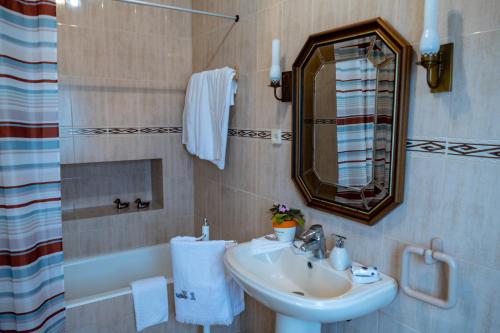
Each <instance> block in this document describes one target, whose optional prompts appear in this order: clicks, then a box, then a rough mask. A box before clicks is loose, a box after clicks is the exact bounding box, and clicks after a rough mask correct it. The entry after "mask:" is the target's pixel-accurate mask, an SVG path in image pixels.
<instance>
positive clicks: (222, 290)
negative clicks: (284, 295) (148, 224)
mask: <svg viewBox="0 0 500 333" xmlns="http://www.w3.org/2000/svg"><path fill="white" fill-rule="evenodd" d="M226 244H227V242H226V241H196V240H195V238H194V237H175V238H173V239H172V240H171V241H170V246H171V253H172V267H173V277H174V291H175V317H176V320H177V321H178V322H181V323H188V324H195V325H230V324H231V323H232V321H233V317H234V316H235V315H238V314H239V313H241V312H242V311H243V310H244V308H245V304H244V301H243V290H242V289H241V288H240V287H239V286H238V285H237V284H236V283H235V282H234V281H233V280H232V278H231V276H230V275H229V274H226V271H225V268H224V262H223V257H224V252H225V250H226Z"/></svg>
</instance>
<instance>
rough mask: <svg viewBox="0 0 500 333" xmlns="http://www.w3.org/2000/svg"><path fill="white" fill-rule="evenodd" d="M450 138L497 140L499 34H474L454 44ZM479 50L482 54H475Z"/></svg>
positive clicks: (498, 32) (499, 99)
mask: <svg viewBox="0 0 500 333" xmlns="http://www.w3.org/2000/svg"><path fill="white" fill-rule="evenodd" d="M455 48H456V51H455V57H456V62H455V68H454V70H455V79H454V87H453V92H452V104H451V115H450V119H449V120H450V122H449V131H448V134H449V136H450V137H461V138H472V139H491V140H497V139H498V138H499V135H498V133H500V115H499V113H498V112H495V111H494V110H496V109H497V108H498V105H499V104H500V97H499V94H498V78H499V77H500V68H499V66H497V65H496V61H497V60H498V58H499V56H500V31H494V32H488V33H481V34H473V35H470V36H466V37H464V38H463V41H460V40H459V41H457V43H456V44H455ZM478 50H481V52H478Z"/></svg>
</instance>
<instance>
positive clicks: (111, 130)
mask: <svg viewBox="0 0 500 333" xmlns="http://www.w3.org/2000/svg"><path fill="white" fill-rule="evenodd" d="M138 132H139V129H138V128H134V127H129V128H108V134H137V133H138Z"/></svg>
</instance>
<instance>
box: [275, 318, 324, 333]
mask: <svg viewBox="0 0 500 333" xmlns="http://www.w3.org/2000/svg"><path fill="white" fill-rule="evenodd" d="M274 332H275V333H321V323H318V322H313V321H306V320H301V319H297V318H293V317H289V316H285V315H283V314H281V313H276V330H275V331H274Z"/></svg>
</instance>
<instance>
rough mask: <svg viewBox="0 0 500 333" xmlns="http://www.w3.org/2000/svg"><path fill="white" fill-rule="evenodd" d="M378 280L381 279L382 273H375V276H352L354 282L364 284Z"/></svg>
mask: <svg viewBox="0 0 500 333" xmlns="http://www.w3.org/2000/svg"><path fill="white" fill-rule="evenodd" d="M378 280H380V275H378V274H377V275H373V276H356V275H353V276H352V281H353V282H356V283H362V284H366V283H373V282H377V281H378Z"/></svg>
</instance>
